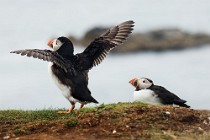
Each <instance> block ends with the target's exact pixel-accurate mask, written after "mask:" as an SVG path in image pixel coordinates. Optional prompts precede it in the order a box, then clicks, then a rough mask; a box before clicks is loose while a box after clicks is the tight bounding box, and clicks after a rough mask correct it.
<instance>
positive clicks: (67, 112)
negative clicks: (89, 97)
mask: <svg viewBox="0 0 210 140" xmlns="http://www.w3.org/2000/svg"><path fill="white" fill-rule="evenodd" d="M56 113H57V114H69V113H71V111H58V112H56Z"/></svg>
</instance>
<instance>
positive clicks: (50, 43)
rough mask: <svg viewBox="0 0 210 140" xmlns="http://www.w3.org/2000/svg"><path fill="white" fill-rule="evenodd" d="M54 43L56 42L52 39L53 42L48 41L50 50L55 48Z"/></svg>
mask: <svg viewBox="0 0 210 140" xmlns="http://www.w3.org/2000/svg"><path fill="white" fill-rule="evenodd" d="M53 41H54V40H53V39H52V40H50V41H48V43H47V45H48V46H49V47H50V48H53V44H52V43H53Z"/></svg>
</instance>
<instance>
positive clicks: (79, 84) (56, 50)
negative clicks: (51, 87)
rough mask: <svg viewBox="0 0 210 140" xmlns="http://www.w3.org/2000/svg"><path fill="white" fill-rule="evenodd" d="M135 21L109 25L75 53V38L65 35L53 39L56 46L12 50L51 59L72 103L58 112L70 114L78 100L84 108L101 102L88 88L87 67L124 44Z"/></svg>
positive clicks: (55, 76) (51, 69)
mask: <svg viewBox="0 0 210 140" xmlns="http://www.w3.org/2000/svg"><path fill="white" fill-rule="evenodd" d="M133 27H134V22H133V21H126V22H123V23H121V24H119V25H117V26H114V27H113V28H110V29H109V30H107V31H106V32H105V33H103V34H102V35H101V36H99V37H97V38H96V39H94V40H93V41H92V42H91V43H90V44H89V46H88V47H87V48H86V49H85V50H84V51H83V52H82V53H78V54H76V55H74V47H73V44H72V42H71V41H70V40H69V39H68V38H66V37H59V38H57V39H53V40H50V41H49V42H48V46H49V47H51V48H52V49H53V50H52V51H51V50H39V49H26V50H17V51H12V52H11V53H16V54H21V55H26V56H28V57H34V58H38V59H42V60H44V61H48V62H49V68H48V70H49V73H50V75H51V77H52V79H53V80H54V81H55V84H56V85H57V86H58V88H59V89H60V90H61V91H62V94H63V95H64V97H65V98H66V99H67V100H68V101H69V102H70V103H71V107H70V108H69V110H68V111H58V112H57V113H58V114H68V113H70V112H71V111H72V110H74V108H75V104H76V103H77V102H79V103H80V104H81V105H80V108H79V109H81V108H82V107H83V106H84V105H85V104H87V103H91V102H92V103H98V101H97V100H96V99H94V98H93V97H92V96H91V92H90V90H89V89H88V71H89V70H90V69H91V68H92V67H93V66H96V65H98V64H100V63H101V62H102V60H103V59H104V58H105V57H106V56H107V54H108V53H109V52H110V51H111V50H112V49H113V48H115V47H117V46H119V45H120V44H122V43H123V42H124V41H125V40H126V39H127V38H128V36H129V35H130V34H131V32H132V30H133Z"/></svg>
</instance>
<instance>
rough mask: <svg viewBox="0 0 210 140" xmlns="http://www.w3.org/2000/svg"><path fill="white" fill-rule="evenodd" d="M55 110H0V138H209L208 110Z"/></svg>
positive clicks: (124, 106) (122, 106)
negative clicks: (64, 113) (57, 112)
mask: <svg viewBox="0 0 210 140" xmlns="http://www.w3.org/2000/svg"><path fill="white" fill-rule="evenodd" d="M56 111H57V110H40V111H39V110H37V111H21V110H7V111H0V139H14V140H22V139H23V140H25V139H45V140H57V139H76V140H86V139H88V140H89V139H91V140H94V139H97V140H98V139H103V140H114V139H121V140H124V139H154V140H159V139H161V140H162V139H166V140H174V139H179V140H191V139H206V140H208V139H210V111H207V110H193V109H188V108H182V107H170V106H151V105H146V104H141V103H118V104H110V105H103V104H102V105H100V106H98V107H94V108H84V109H82V110H80V111H79V112H73V113H71V114H68V115H58V114H56Z"/></svg>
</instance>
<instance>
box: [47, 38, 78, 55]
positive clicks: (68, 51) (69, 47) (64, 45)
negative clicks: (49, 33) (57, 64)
mask: <svg viewBox="0 0 210 140" xmlns="http://www.w3.org/2000/svg"><path fill="white" fill-rule="evenodd" d="M48 46H49V47H51V48H52V49H53V50H54V51H57V52H58V54H60V55H61V56H63V57H65V58H67V59H68V58H70V57H72V56H73V55H74V47H73V44H72V42H71V41H70V40H69V39H68V38H66V37H63V36H62V37H59V38H57V39H53V40H50V41H49V42H48Z"/></svg>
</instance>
